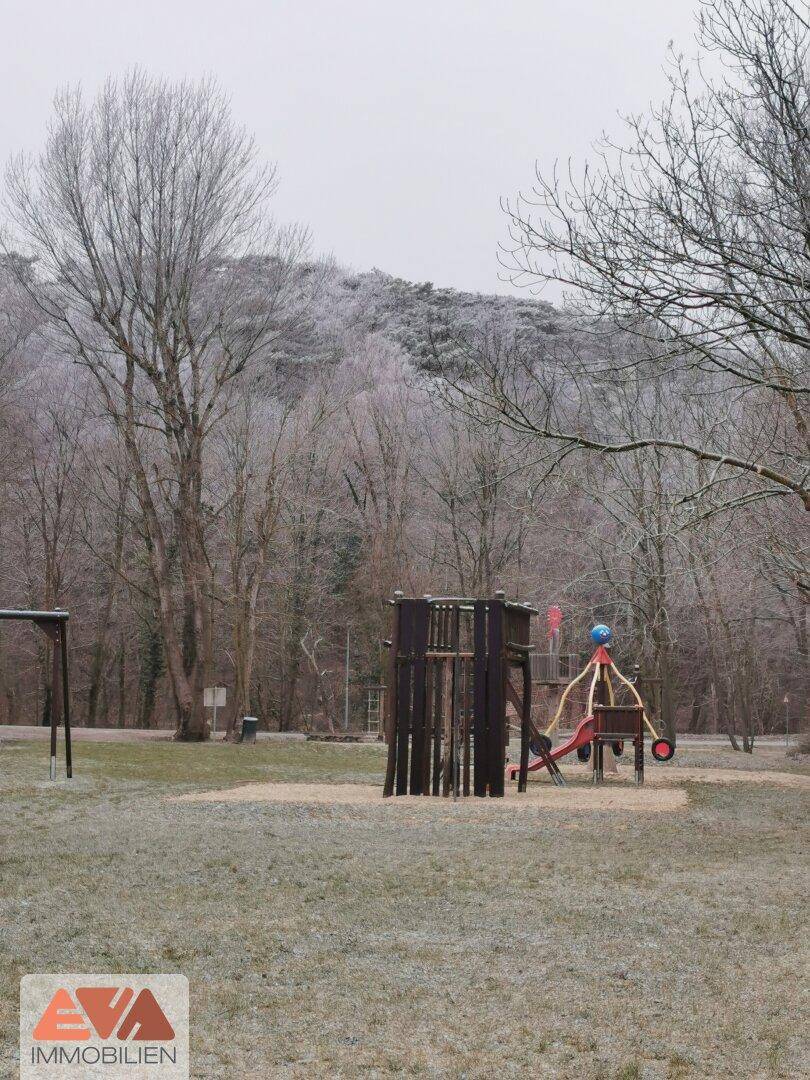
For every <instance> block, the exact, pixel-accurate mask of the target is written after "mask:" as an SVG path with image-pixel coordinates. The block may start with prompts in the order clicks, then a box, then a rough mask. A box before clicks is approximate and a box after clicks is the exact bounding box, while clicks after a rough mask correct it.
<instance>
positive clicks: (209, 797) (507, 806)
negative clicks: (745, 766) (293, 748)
mask: <svg viewBox="0 0 810 1080" xmlns="http://www.w3.org/2000/svg"><path fill="white" fill-rule="evenodd" d="M569 779H571V778H570V777H569ZM577 780H579V781H580V782H578V783H573V784H571V783H569V785H568V786H567V787H564V788H558V787H555V786H554V785H552V784H550V783H548V782H545V781H537V780H534V781H532V782H530V783H529V786H528V790H527V791H526V792H525V793H523V794H518V791H517V785H510V786H508V787H507V790H506V795H505V797H504V798H503V799H475V798H468V799H463V800H459V804H462V803H463V805H464V806H465V807H466V808H473V807H475V808H480V809H481V810H490V809H493V810H496V811H502V810H509V811H513V810H533V809H542V810H566V811H571V810H575V811H576V810H581V811H585V812H587V811H600V810H629V811H633V812H636V813H662V812H669V811H673V810H680V809H683V808H684V807H686V806H687V805H688V802H689V797H688V795H687V792H686V790H685V789H684V788H683V787H681V786H679V785H680V784H682V783H696V782H697V783H714V784H729V783H733V784H736V783H753V784H769V785H773V786H776V787H787V788H806V789H807V790H808V791H810V777H807V776H801V775H798V774H795V773H783V772H753V771H750V772H749V771H747V770H742V769H740V770H738V769H698V768H672V769H661V770H658V771H657V772H655V773H653V775H652V776H651V777H650V778H649V779H647V780H646V782H645V784H644V785H643V786H642V787H637V786H636V785H635V784H634V783H633V782H632V781H630V780H628V779H624V778H609V779H608V780H607V782H606V783H605V784H604V785H602V786H600V787H592V786H590V785H588V784H587V783H585V784H583V783H582V782H581V780H582V775H581V774H580V775H579V776H578V777H577ZM170 801H171V802H183V803H199V802H206V803H208V802H224V803H241V802H248V803H267V802H271V803H294V804H295V803H297V804H299V805H302V804H303V805H317V806H371V805H378V806H381V807H384V808H385V809H387V810H392V811H394V812H396V809H397V808H400V809H401V808H403V807H408V808H409V809H413V808H414V807H424V808H425V809H427V808H429V807H431V806H432V807H434V808H436V807H437V806H441V807H448V806H450V805H452V799H441V800H439V799H433V798H426V797H425V796H421V795H400V796H394V797H392V798H390V799H383V798H382V794H381V790H380V787H379V786H378V785H376V784H299V783H273V782H267V783H248V784H240V785H238V786H237V787H232V788H225V789H221V790H216V791H200V792H192V793H190V794H188V795H176V796H173V797H171V800H170Z"/></svg>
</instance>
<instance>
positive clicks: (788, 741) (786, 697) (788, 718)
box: [782, 694, 790, 750]
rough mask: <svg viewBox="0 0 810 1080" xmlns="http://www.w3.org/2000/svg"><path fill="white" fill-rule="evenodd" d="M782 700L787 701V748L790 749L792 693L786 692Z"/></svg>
mask: <svg viewBox="0 0 810 1080" xmlns="http://www.w3.org/2000/svg"><path fill="white" fill-rule="evenodd" d="M782 700H783V701H784V703H785V750H789V749H790V695H789V694H785V696H784V698H782Z"/></svg>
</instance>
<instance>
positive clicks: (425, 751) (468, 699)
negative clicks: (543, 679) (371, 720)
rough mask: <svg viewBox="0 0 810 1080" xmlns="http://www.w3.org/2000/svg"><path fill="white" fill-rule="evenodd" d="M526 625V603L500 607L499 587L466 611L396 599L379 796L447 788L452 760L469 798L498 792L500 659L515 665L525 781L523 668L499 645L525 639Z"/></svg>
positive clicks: (524, 659) (504, 736)
mask: <svg viewBox="0 0 810 1080" xmlns="http://www.w3.org/2000/svg"><path fill="white" fill-rule="evenodd" d="M471 616H472V618H471ZM529 633H530V616H529V612H528V611H526V612H524V611H520V610H515V609H510V608H509V607H508V606H507V605H506V604H505V603H504V600H503V598H502V596H501V595H499V596H497V597H495V598H494V599H492V600H475V601H474V602H473V605H472V612H471V611H470V610H469V608H465V610H462V608H461V606H460V605H459V604H458V603H454V602H451V603H438V604H432V603H431V602H430V600H429V599H427V598H420V599H415V598H403V597H400V598H399V599H397V601H396V603H395V605H394V628H393V634H392V646H391V655H390V657H389V662H388V685H389V687H390V688H391V690H390V692H389V694H388V695H387V701H386V717H385V731H386V738H387V741H388V760H387V763H386V775H385V784H384V788H383V794H384V795H386V796H388V795H391V794H393V793H394V792H396V794H397V795H404V794H406V793H408V791H410V793H411V794H414V795H420V794H424V795H428V794H433V795H438V794H439V793H440V792H441V794H443V795H449V794H450V793H451V792H452V791H453V788H454V783H455V775H456V772H455V767H454V766H455V760H457V761H458V764H459V766H460V768H459V774H460V775H459V780H460V792H461V793H463V794H464V795H469V793H470V788H471V786H472V790H473V793H474V794H475V795H477V796H479V797H480V796H486V795H490V796H495V797H497V796H502V795H503V794H504V769H505V759H506V745H507V742H508V725H507V724H506V675H507V668H508V665H509V663H510V662H511V663H512V665H513V666H520V667H521V668H522V672H523V696H522V701H521V702H520V703H519V704H520V714H521V735H522V740H521V741H522V745H521V785H520V786H521V790H522V789H523V788H524V787H525V779H526V778H525V766H524V763H523V758H524V756H526V754H527V747H528V733H529V731H530V728H531V671H530V664H529V659H528V654H526V653H524V651H523V650H519V649H510V648H509V644H510V643H512V644H514V645H526V644H528V642H529ZM470 636H472V641H470ZM515 696H516V695H515ZM516 704H518V703H517V702H516ZM456 716H457V717H458V720H459V723H458V725H457V726H458V727H459V728H460V731H459V732H455V731H454V727H456V725H455V724H454V717H456ZM457 737H458V738H459V745H458V746H456V745H455V740H456V738H457ZM524 744H525V745H524ZM473 745H474V753H473V752H472V747H473ZM454 759H455V760H454ZM471 774H472V775H471ZM471 781H472V785H471Z"/></svg>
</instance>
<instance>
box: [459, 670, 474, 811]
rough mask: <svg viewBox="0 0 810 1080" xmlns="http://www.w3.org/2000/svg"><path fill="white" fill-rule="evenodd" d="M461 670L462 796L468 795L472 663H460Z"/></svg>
mask: <svg viewBox="0 0 810 1080" xmlns="http://www.w3.org/2000/svg"><path fill="white" fill-rule="evenodd" d="M461 669H462V684H461V685H462V698H461V701H462V707H461V715H462V735H461V737H462V743H463V746H464V758H463V763H462V765H463V776H462V790H463V792H464V795H465V796H467V795H469V794H470V728H471V724H470V711H471V705H472V687H471V686H470V682H471V680H472V661H471V660H469V659H467V658H465V659H464V660H462V662H461Z"/></svg>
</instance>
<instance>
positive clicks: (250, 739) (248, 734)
mask: <svg viewBox="0 0 810 1080" xmlns="http://www.w3.org/2000/svg"><path fill="white" fill-rule="evenodd" d="M258 725H259V721H258V719H257V718H256V717H255V716H243V717H242V734H241V736H240V738H239V742H243V743H255V742H256V728H257V727H258Z"/></svg>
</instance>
